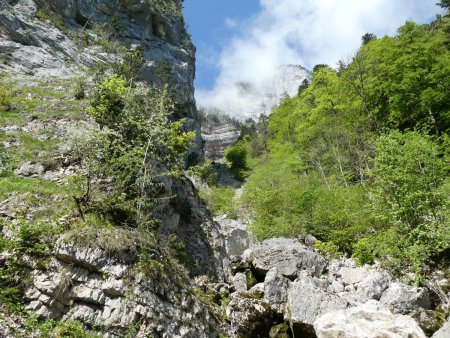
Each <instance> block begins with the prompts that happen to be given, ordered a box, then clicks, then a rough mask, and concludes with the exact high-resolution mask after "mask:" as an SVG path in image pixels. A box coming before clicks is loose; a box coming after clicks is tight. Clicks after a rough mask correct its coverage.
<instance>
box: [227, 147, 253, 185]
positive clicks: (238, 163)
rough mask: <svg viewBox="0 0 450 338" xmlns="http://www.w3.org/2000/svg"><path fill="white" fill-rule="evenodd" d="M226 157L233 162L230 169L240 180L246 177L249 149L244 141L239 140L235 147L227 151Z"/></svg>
mask: <svg viewBox="0 0 450 338" xmlns="http://www.w3.org/2000/svg"><path fill="white" fill-rule="evenodd" d="M225 158H226V159H227V161H229V162H230V163H231V166H230V170H231V172H232V173H233V174H234V175H235V177H236V178H237V179H239V180H243V179H244V177H245V171H246V170H247V169H248V166H247V149H246V148H245V145H244V143H243V142H241V141H239V142H238V143H236V144H235V145H234V146H233V147H229V148H227V149H226V151H225Z"/></svg>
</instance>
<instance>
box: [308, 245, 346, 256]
mask: <svg viewBox="0 0 450 338" xmlns="http://www.w3.org/2000/svg"><path fill="white" fill-rule="evenodd" d="M314 247H315V248H316V249H318V250H319V251H320V253H321V254H322V255H324V256H325V257H327V258H339V257H340V256H342V252H340V251H339V248H338V246H337V245H336V244H334V243H333V242H322V241H316V242H315V243H314Z"/></svg>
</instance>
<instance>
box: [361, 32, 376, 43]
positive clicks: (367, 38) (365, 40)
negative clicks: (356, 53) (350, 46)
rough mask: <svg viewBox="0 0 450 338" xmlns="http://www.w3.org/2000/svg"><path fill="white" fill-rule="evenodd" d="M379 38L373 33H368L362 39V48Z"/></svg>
mask: <svg viewBox="0 0 450 338" xmlns="http://www.w3.org/2000/svg"><path fill="white" fill-rule="evenodd" d="M376 38H377V36H376V35H375V34H373V33H366V34H364V35H363V36H362V37H361V41H362V46H365V45H367V44H368V43H369V42H370V41H372V40H375V39H376Z"/></svg>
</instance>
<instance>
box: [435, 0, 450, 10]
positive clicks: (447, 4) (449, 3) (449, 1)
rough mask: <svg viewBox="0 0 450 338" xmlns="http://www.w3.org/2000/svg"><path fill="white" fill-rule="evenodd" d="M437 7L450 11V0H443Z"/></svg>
mask: <svg viewBox="0 0 450 338" xmlns="http://www.w3.org/2000/svg"><path fill="white" fill-rule="evenodd" d="M437 5H438V6H440V7H442V8H446V9H447V10H448V9H450V0H441V1H440V2H439V3H437Z"/></svg>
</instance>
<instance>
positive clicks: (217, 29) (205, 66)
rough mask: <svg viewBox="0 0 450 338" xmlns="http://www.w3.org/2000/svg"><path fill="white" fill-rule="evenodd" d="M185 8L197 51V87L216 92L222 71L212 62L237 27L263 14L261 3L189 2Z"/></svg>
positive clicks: (247, 0) (248, 0) (241, 0)
mask: <svg viewBox="0 0 450 338" xmlns="http://www.w3.org/2000/svg"><path fill="white" fill-rule="evenodd" d="M183 6H184V16H185V20H186V25H187V28H188V32H189V33H190V34H191V35H192V39H193V41H194V44H195V46H196V47H197V74H196V84H197V86H199V87H201V88H212V86H213V85H214V80H215V79H216V77H217V76H218V75H219V68H218V67H217V64H215V63H214V62H211V61H213V60H214V59H215V57H219V53H220V52H221V50H222V49H223V47H224V45H225V44H226V43H227V42H228V41H229V40H230V39H231V38H232V36H233V34H236V30H235V29H234V28H233V27H232V25H233V23H234V22H242V21H244V20H246V19H248V18H249V17H251V16H252V15H255V14H256V13H257V12H258V11H259V10H260V6H259V0H185V1H184V5H183Z"/></svg>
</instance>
